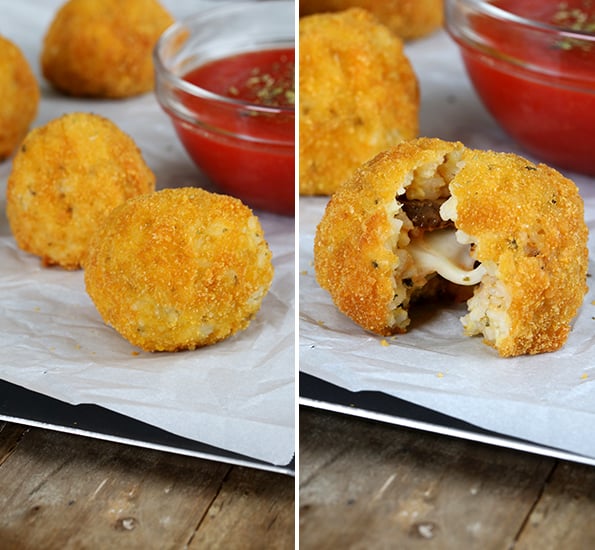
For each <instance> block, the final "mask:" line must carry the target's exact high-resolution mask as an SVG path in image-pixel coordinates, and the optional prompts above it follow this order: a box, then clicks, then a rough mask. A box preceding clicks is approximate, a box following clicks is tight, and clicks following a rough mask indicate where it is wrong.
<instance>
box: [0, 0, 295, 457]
mask: <svg viewBox="0 0 595 550" xmlns="http://www.w3.org/2000/svg"><path fill="white" fill-rule="evenodd" d="M162 3H163V5H164V6H166V7H167V8H168V9H169V10H170V12H171V13H172V14H173V15H174V16H175V17H183V16H185V15H189V14H191V13H194V12H196V11H198V10H199V9H202V8H203V7H205V6H206V5H208V4H210V2H205V1H202V2H197V1H191V0H185V1H182V0H175V1H174V0H170V1H167V0H164V1H163V2H162ZM61 4H62V2H61V1H59V0H51V1H50V0H23V1H21V2H17V3H15V2H12V1H10V0H1V1H0V13H2V17H1V18H0V34H2V35H4V36H6V37H7V38H9V39H10V40H12V41H13V42H15V43H16V44H17V45H18V46H19V47H20V48H21V50H22V51H23V53H24V54H25V56H26V57H27V59H28V61H29V63H30V64H31V66H32V68H33V70H34V72H35V73H36V75H37V76H38V79H39V82H40V84H41V87H42V101H41V105H40V110H39V113H38V116H37V119H36V120H35V122H34V124H33V126H39V125H41V124H44V123H46V122H47V121H49V120H51V119H53V118H55V117H57V116H60V115H61V114H63V113H66V112H72V111H77V110H78V111H90V112H95V113H99V114H102V115H104V116H107V117H108V118H110V119H111V120H113V121H114V122H115V123H116V124H117V125H118V126H119V127H120V128H121V129H122V130H124V131H125V132H127V133H128V134H129V135H131V136H132V137H133V138H134V140H135V141H136V143H137V145H138V146H139V147H140V148H141V150H142V152H143V155H144V157H145V160H146V161H147V164H148V165H149V166H150V167H151V169H152V170H153V171H154V172H155V174H156V176H157V186H158V187H159V188H163V187H177V186H183V185H202V186H204V187H207V188H210V189H211V190H214V188H213V187H212V186H211V185H210V184H209V183H208V182H207V181H206V180H205V178H204V177H203V176H202V175H201V174H200V173H199V172H198V171H197V169H196V168H195V167H194V165H193V164H192V163H191V162H190V160H189V159H188V157H187V155H186V153H185V151H184V150H183V149H182V147H181V146H180V144H179V143H178V140H177V138H176V136H175V134H174V131H173V129H172V127H171V125H170V123H169V119H168V118H167V116H166V115H165V114H164V113H163V112H162V110H161V109H160V107H159V105H158V104H157V101H156V100H155V98H154V96H153V94H152V93H149V94H146V95H143V96H141V97H136V98H131V99H126V100H120V101H82V100H76V99H72V98H67V97H64V96H61V95H59V94H57V93H55V92H54V91H52V90H51V88H50V87H49V86H48V85H47V84H46V83H45V82H44V80H43V78H42V77H41V75H40V70H39V54H40V51H41V50H40V49H41V41H42V37H43V35H44V34H45V31H46V29H47V26H48V25H49V23H50V21H51V19H52V17H53V15H54V13H55V10H56V9H57V8H58V7H59V6H60V5H61ZM10 169H11V162H10V160H9V161H6V162H4V163H1V164H0V203H1V206H0V350H1V351H0V353H1V356H0V378H2V379H4V380H7V381H10V382H12V383H15V384H19V385H21V386H24V387H26V388H28V389H31V390H34V391H38V392H41V393H43V394H46V395H49V396H51V397H54V398H57V399H60V400H63V401H66V402H68V403H72V404H78V403H94V404H98V405H101V406H103V407H106V408H108V409H111V410H114V411H116V412H119V413H123V414H126V415H128V416H131V417H133V418H136V419H139V420H142V421H144V422H148V423H150V424H152V425H154V426H157V427H159V428H162V429H165V430H168V431H170V432H172V433H175V434H178V435H181V436H183V437H187V438H191V439H194V440H197V441H200V442H203V443H206V444H209V445H214V446H216V447H220V448H223V449H226V450H229V451H233V452H236V453H241V454H244V455H246V456H249V457H252V458H255V459H259V460H263V461H266V462H270V463H272V464H277V465H285V464H287V463H289V462H290V461H291V459H292V457H293V454H294V448H295V444H294V402H295V392H294V356H295V345H294V341H295V338H294V334H295V326H294V325H295V313H294V311H295V303H294V302H295V300H294V287H295V269H294V263H295V262H294V258H295V253H294V250H295V246H294V242H295V239H294V235H295V230H294V224H295V222H294V219H293V218H287V217H282V216H275V215H273V214H267V213H264V212H256V213H257V214H258V216H259V218H260V220H261V223H262V225H263V228H264V232H265V236H266V238H267V241H268V242H269V244H270V247H271V249H272V252H273V262H274V267H275V277H274V281H273V284H272V288H271V291H270V292H269V294H268V295H267V297H266V298H265V300H264V301H263V304H262V307H261V310H260V311H259V313H258V314H257V316H256V318H255V319H254V320H253V322H252V323H251V324H250V326H249V328H248V329H247V330H245V331H243V332H242V333H240V334H237V335H235V336H233V337H231V338H229V339H228V340H226V341H224V342H221V343H218V344H216V345H214V346H210V347H207V348H203V349H200V350H196V351H193V352H180V353H156V354H150V353H144V352H140V353H139V352H138V350H137V349H135V348H134V347H132V346H131V345H130V344H129V343H128V342H127V341H125V340H124V339H123V338H121V337H120V336H119V335H118V334H117V333H116V332H115V331H113V330H112V329H111V328H108V327H107V326H105V325H104V324H103V322H102V320H101V318H100V317H99V314H98V313H97V311H96V309H95V307H94V305H93V304H92V302H91V300H90V299H89V297H88V296H87V294H86V292H85V289H84V283H83V273H82V272H81V271H77V272H66V271H63V270H61V269H44V268H42V267H41V266H40V262H39V259H38V258H36V257H33V256H31V255H28V254H26V253H24V252H22V251H20V250H19V249H18V248H17V247H16V245H15V243H14V240H13V238H12V236H11V234H10V229H9V226H8V223H7V220H6V216H5V202H6V201H5V188H6V180H7V177H8V174H9V173H10Z"/></svg>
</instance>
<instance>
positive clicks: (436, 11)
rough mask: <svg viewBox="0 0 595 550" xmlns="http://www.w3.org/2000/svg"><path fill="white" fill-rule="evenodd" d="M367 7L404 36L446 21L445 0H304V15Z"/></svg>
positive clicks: (419, 33)
mask: <svg viewBox="0 0 595 550" xmlns="http://www.w3.org/2000/svg"><path fill="white" fill-rule="evenodd" d="M349 8H364V9H366V10H368V11H369V12H370V13H373V14H374V15H375V16H376V17H377V18H378V19H379V20H380V21H382V23H383V24H384V25H386V26H387V27H388V28H389V29H390V30H391V31H392V32H394V33H395V34H396V35H397V36H399V37H401V38H402V39H403V40H412V39H414V38H421V37H423V36H426V35H428V34H430V33H432V32H434V31H436V30H438V29H439V28H440V27H442V24H443V21H444V5H443V0H300V16H304V15H312V14H314V13H322V12H336V11H342V10H346V9H349Z"/></svg>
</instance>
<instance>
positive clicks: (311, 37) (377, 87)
mask: <svg viewBox="0 0 595 550" xmlns="http://www.w3.org/2000/svg"><path fill="white" fill-rule="evenodd" d="M299 57H300V74H299V94H300V95H299V109H300V122H299V132H300V134H299V141H300V147H299V149H300V157H299V164H300V169H299V172H300V182H299V189H300V193H301V194H302V195H330V194H332V193H333V192H334V191H335V190H336V189H337V187H339V185H340V184H341V183H342V182H343V181H344V180H346V179H347V178H348V177H349V176H350V175H351V173H352V172H353V170H355V169H356V168H357V167H358V166H359V165H360V164H361V163H362V162H364V161H366V160H368V159H369V158H371V157H373V156H374V155H375V154H377V153H379V152H380V151H382V150H384V149H386V148H387V147H390V146H392V145H395V144H397V143H399V142H400V141H403V140H406V139H411V138H413V137H415V136H416V135H417V132H418V110H419V91H418V84H417V79H416V76H415V73H414V72H413V69H412V67H411V64H410V62H409V60H408V59H407V57H406V55H405V53H404V51H403V44H402V42H401V40H400V39H399V38H397V37H396V36H395V35H393V34H392V33H391V32H390V31H389V30H388V29H387V28H386V27H384V26H383V25H381V24H380V23H379V22H378V21H377V20H376V19H375V18H374V17H373V16H372V15H370V14H369V13H368V12H367V11H365V10H362V9H357V8H353V9H350V10H347V11H344V12H340V13H334V14H320V15H311V16H309V17H304V18H302V19H300V51H299Z"/></svg>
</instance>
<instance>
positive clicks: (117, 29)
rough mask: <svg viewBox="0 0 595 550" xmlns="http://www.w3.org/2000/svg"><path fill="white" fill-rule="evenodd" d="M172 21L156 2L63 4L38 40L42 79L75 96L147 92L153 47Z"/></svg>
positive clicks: (79, 1) (81, 0) (80, 0)
mask: <svg viewBox="0 0 595 550" xmlns="http://www.w3.org/2000/svg"><path fill="white" fill-rule="evenodd" d="M173 22H174V19H173V18H172V16H171V15H170V14H169V13H168V12H167V11H166V10H165V9H164V8H163V7H162V6H161V4H160V3H159V2H157V1H156V0H125V1H124V2H120V1H119V0H102V1H97V0H68V1H67V2H66V3H64V4H63V5H62V7H61V8H60V9H59V10H58V12H57V13H56V15H55V17H54V19H53V20H52V22H51V24H50V26H49V28H48V30H47V33H46V35H45V37H44V41H43V48H42V52H41V68H42V72H43V75H44V77H45V78H46V79H47V80H48V81H49V82H50V83H51V84H52V85H53V86H54V87H55V88H56V89H57V90H59V91H61V92H62V93H65V94H67V95H71V96H75V97H98V98H123V97H129V96H133V95H138V94H142V93H145V92H148V91H150V90H152V89H153V81H154V76H153V59H152V53H153V48H154V46H155V44H156V43H157V40H158V38H159V36H160V35H161V34H162V32H163V31H164V30H165V29H166V28H167V27H169V26H170V25H171V24H172V23H173Z"/></svg>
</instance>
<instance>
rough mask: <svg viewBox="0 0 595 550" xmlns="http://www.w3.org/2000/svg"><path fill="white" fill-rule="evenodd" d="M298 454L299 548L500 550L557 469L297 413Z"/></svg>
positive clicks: (484, 449)
mask: <svg viewBox="0 0 595 550" xmlns="http://www.w3.org/2000/svg"><path fill="white" fill-rule="evenodd" d="M300 449H301V453H300V476H301V472H302V470H303V471H304V473H305V475H304V476H303V477H301V479H302V481H301V482H300V523H299V529H300V547H301V548H303V549H304V550H307V549H310V548H312V549H314V548H316V549H325V548H329V549H330V548H333V549H334V548H358V549H359V548H361V549H364V548H365V549H374V548H399V549H409V548H412V549H416V548H420V547H423V548H424V549H425V548H428V549H432V548H440V549H444V548H446V549H448V548H456V549H459V548H465V549H473V548H478V549H479V548H481V549H482V550H483V549H491V548H494V549H496V548H497V549H502V548H508V547H510V545H511V544H512V543H513V542H514V540H515V539H516V537H517V534H518V532H519V531H520V530H521V529H522V527H523V525H524V521H525V518H526V517H527V516H528V515H529V513H530V511H531V510H532V508H533V506H534V504H535V502H536V501H537V499H538V498H539V496H540V494H541V490H542V488H543V485H544V483H545V480H546V479H547V478H548V476H549V474H550V472H551V471H552V468H553V467H554V465H555V461H554V460H553V459H549V458H543V457H538V456H532V455H526V454H521V453H518V452H515V451H510V450H508V449H500V448H496V447H491V446H486V445H480V444H475V443H472V442H466V441H462V440H457V439H452V438H447V437H443V436H437V435H434V434H428V433H424V432H419V431H414V430H409V429H405V428H399V427H396V426H390V425H386V424H381V423H374V422H370V421H366V420H362V419H358V418H354V417H347V416H342V415H334V414H331V413H325V412H322V411H313V410H309V409H305V408H302V409H301V411H300ZM302 449H303V450H302ZM306 449H307V452H305V451H306ZM311 463H314V464H316V465H317V466H316V467H314V468H312V467H311V466H309V464H311Z"/></svg>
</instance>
